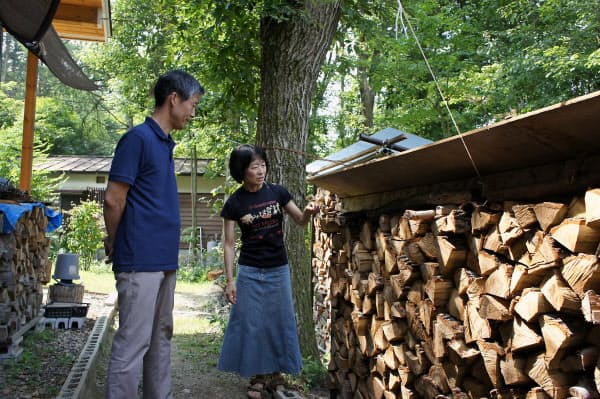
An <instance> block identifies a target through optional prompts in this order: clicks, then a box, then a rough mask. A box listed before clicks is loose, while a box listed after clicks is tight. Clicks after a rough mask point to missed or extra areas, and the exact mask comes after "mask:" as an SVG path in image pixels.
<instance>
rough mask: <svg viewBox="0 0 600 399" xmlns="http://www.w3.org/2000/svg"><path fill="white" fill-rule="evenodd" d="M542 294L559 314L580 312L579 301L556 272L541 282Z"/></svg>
mask: <svg viewBox="0 0 600 399" xmlns="http://www.w3.org/2000/svg"><path fill="white" fill-rule="evenodd" d="M541 289H542V293H543V294H544V297H545V298H546V300H547V301H548V302H549V303H550V304H551V305H552V307H553V308H554V309H555V310H557V311H559V312H566V313H575V314H579V313H580V312H581V300H580V299H579V297H578V296H577V294H576V293H575V292H574V291H573V290H572V289H571V288H570V287H569V286H568V285H567V283H565V281H564V280H563V279H562V277H561V276H560V273H559V272H558V271H555V272H554V273H552V274H551V275H550V276H548V277H547V278H546V280H545V281H544V282H542V286H541Z"/></svg>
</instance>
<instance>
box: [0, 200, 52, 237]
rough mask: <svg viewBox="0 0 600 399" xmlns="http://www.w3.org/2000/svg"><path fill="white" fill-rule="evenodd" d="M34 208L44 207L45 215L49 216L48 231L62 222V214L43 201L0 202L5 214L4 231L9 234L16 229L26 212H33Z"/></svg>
mask: <svg viewBox="0 0 600 399" xmlns="http://www.w3.org/2000/svg"><path fill="white" fill-rule="evenodd" d="M33 208H44V215H46V217H47V218H48V227H46V232H48V233H50V232H51V231H54V230H56V229H58V228H59V227H60V226H61V224H62V214H61V213H58V212H56V211H55V210H53V209H50V208H48V207H46V206H45V205H44V204H42V203H41V202H27V203H22V204H2V203H0V212H2V213H3V214H4V222H3V223H2V233H3V234H9V233H12V232H13V231H14V230H15V225H16V224H17V221H18V220H19V219H20V218H21V216H23V214H24V213H26V212H31V210H32V209H33Z"/></svg>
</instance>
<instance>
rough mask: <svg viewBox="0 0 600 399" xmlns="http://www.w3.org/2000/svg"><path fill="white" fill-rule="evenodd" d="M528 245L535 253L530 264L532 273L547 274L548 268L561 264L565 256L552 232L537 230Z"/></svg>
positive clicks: (530, 250)
mask: <svg viewBox="0 0 600 399" xmlns="http://www.w3.org/2000/svg"><path fill="white" fill-rule="evenodd" d="M526 245H527V246H528V250H529V252H531V253H532V254H533V256H532V257H531V263H530V265H529V272H530V273H531V274H545V273H546V271H547V270H548V269H552V268H554V267H558V266H559V265H560V262H561V259H562V257H563V256H562V255H561V251H560V249H559V248H557V246H556V242H555V240H554V239H553V238H552V236H551V235H550V234H544V233H542V232H541V231H537V232H536V233H535V234H533V235H532V236H531V239H530V240H529V241H528V242H527V243H526Z"/></svg>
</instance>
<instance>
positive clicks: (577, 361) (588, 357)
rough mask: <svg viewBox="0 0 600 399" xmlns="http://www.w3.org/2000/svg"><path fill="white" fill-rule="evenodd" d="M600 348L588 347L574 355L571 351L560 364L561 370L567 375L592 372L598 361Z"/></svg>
mask: <svg viewBox="0 0 600 399" xmlns="http://www.w3.org/2000/svg"><path fill="white" fill-rule="evenodd" d="M599 355H600V348H598V347H597V346H586V347H583V348H580V349H578V350H576V351H575V353H573V351H569V354H567V355H566V356H565V357H564V358H563V359H562V361H561V362H560V369H561V370H562V371H564V372H565V373H582V372H586V371H589V370H592V369H593V368H594V366H595V365H596V362H597V361H598V357H599Z"/></svg>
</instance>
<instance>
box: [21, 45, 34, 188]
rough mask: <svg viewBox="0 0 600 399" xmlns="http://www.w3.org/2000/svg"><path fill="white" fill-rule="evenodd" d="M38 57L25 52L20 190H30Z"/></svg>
mask: <svg viewBox="0 0 600 399" xmlns="http://www.w3.org/2000/svg"><path fill="white" fill-rule="evenodd" d="M37 77H38V59H37V57H36V56H35V54H33V53H32V52H31V51H28V52H27V77H26V81H25V112H24V116H23V142H22V144H21V177H20V179H19V188H20V189H21V191H31V170H32V168H33V126H34V123H35V97H36V91H37Z"/></svg>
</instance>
